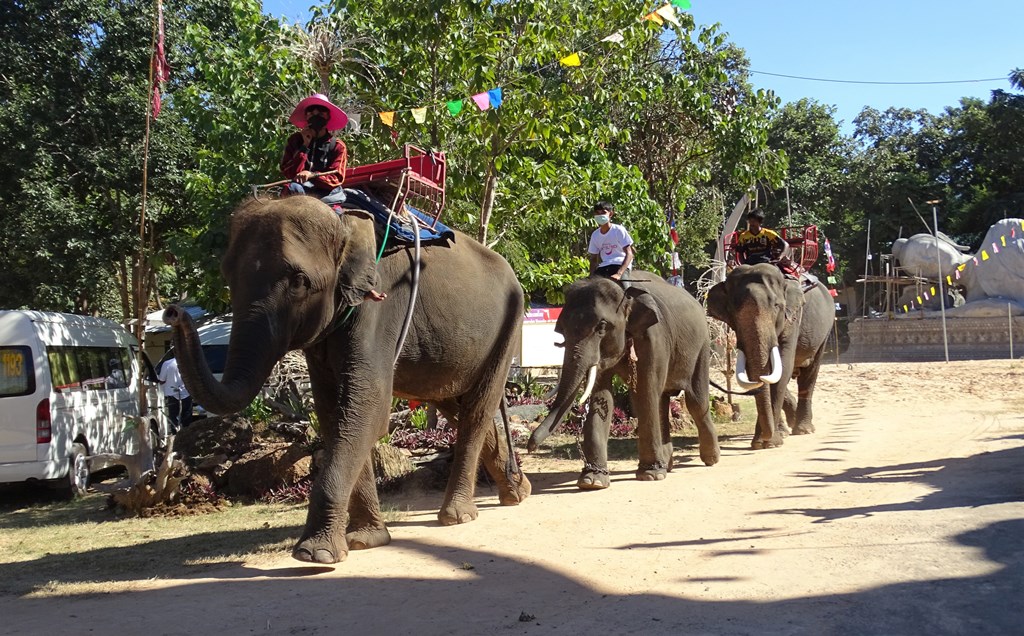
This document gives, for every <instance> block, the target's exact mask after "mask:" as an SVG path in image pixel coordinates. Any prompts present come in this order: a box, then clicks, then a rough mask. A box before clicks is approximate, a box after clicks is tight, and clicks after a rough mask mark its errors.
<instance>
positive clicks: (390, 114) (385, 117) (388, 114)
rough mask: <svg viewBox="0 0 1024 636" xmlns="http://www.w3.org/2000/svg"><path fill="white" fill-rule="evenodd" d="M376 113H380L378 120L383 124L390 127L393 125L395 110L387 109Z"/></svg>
mask: <svg viewBox="0 0 1024 636" xmlns="http://www.w3.org/2000/svg"><path fill="white" fill-rule="evenodd" d="M377 114H378V115H380V120H381V121H382V122H384V125H385V126H389V127H391V128H394V127H395V111H393V110H389V111H385V112H382V113H377Z"/></svg>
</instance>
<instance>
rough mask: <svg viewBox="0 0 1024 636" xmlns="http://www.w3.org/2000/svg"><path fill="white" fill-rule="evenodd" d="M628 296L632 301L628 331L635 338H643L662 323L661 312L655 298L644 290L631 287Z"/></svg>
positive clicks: (627, 324) (627, 323)
mask: <svg viewBox="0 0 1024 636" xmlns="http://www.w3.org/2000/svg"><path fill="white" fill-rule="evenodd" d="M626 296H627V297H629V298H631V299H632V302H631V303H630V304H629V316H628V318H627V321H626V331H627V332H629V335H631V336H634V337H636V336H642V335H643V334H644V333H645V332H646V331H647V330H648V329H650V328H651V326H653V325H656V324H658V322H660V321H661V311H660V310H659V309H658V304H657V303H655V302H654V297H653V296H651V295H650V294H649V293H647V292H646V291H645V290H643V289H640V288H638V287H630V288H628V289H627V290H626Z"/></svg>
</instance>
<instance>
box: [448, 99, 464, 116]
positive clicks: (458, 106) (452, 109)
mask: <svg viewBox="0 0 1024 636" xmlns="http://www.w3.org/2000/svg"><path fill="white" fill-rule="evenodd" d="M448 112H449V113H451V114H452V117H455V116H456V115H458V114H459V113H461V112H462V100H461V99H453V100H452V101H450V102H448Z"/></svg>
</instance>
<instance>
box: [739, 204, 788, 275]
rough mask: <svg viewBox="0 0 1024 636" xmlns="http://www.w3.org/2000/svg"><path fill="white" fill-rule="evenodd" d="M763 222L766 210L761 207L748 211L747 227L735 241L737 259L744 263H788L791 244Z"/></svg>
mask: <svg viewBox="0 0 1024 636" xmlns="http://www.w3.org/2000/svg"><path fill="white" fill-rule="evenodd" d="M762 223H764V212H762V211H761V210H759V209H754V210H751V211H750V212H747V229H745V230H743V231H742V232H739V233H738V234H737V235H736V238H735V239H734V241H733V252H734V253H735V254H736V259H737V261H738V262H739V263H741V264H744V265H757V264H758V263H772V264H777V265H778V264H780V262H781V264H788V257H789V245H788V244H787V243H786V241H785V240H784V239H783V238H782V237H781V236H779V234H778V232H775V231H774V230H769V229H768V228H766V227H762V225H761V224H762ZM783 259H785V260H783Z"/></svg>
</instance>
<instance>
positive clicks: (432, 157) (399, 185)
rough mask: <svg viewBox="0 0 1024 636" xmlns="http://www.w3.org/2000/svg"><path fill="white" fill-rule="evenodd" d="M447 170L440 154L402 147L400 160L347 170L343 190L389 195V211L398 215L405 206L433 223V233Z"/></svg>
mask: <svg viewBox="0 0 1024 636" xmlns="http://www.w3.org/2000/svg"><path fill="white" fill-rule="evenodd" d="M447 168H448V167H447V162H446V159H445V155H444V153H443V152H434V151H426V150H423V149H422V148H418V147H417V146H413V145H412V144H405V146H404V150H403V156H402V158H400V159H392V160H391V161H382V162H380V163H371V164H368V165H365V166H357V167H355V168H348V169H347V170H345V181H344V184H345V187H347V188H365V189H370V190H380V189H384V190H386V191H387V192H388V193H390V194H392V195H393V199H392V201H391V209H392V210H394V211H395V212H396V213H397V212H400V211H401V210H402V209H404V207H405V204H406V203H408V204H409V205H411V206H413V207H415V208H417V209H418V210H420V211H421V212H423V213H424V214H426V215H428V216H430V217H431V218H432V219H433V222H432V223H431V225H430V227H431V229H433V228H434V227H435V226H436V225H437V221H438V219H439V218H440V217H441V210H442V209H443V208H444V203H445V191H444V190H445V180H446V178H447V171H448V170H447Z"/></svg>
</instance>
